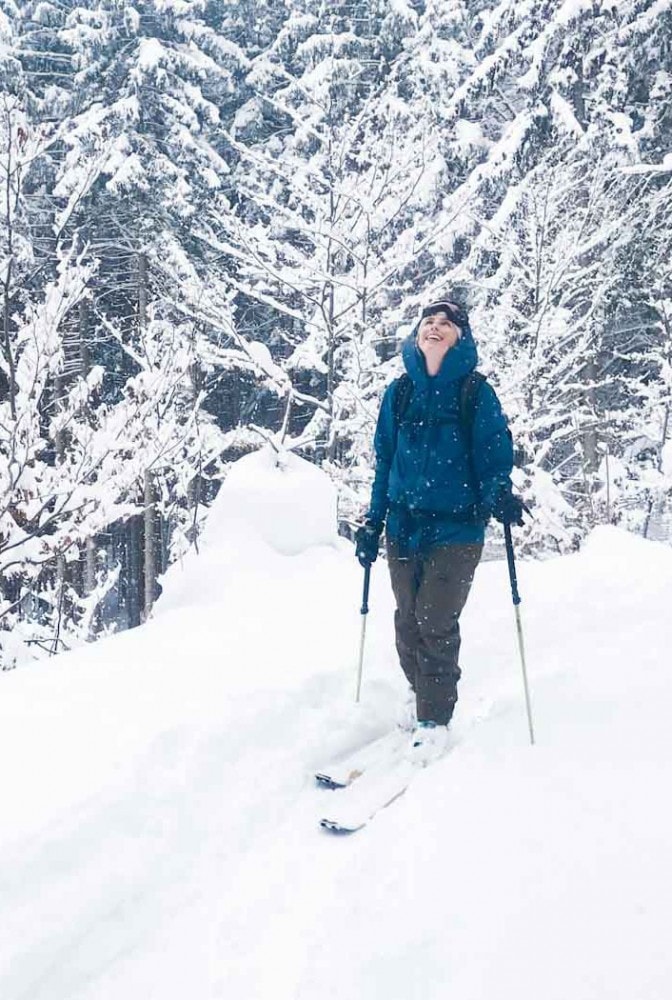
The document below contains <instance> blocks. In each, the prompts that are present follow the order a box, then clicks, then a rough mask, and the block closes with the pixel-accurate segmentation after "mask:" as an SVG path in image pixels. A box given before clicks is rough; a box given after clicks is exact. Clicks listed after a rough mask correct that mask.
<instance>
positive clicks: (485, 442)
mask: <svg viewBox="0 0 672 1000" xmlns="http://www.w3.org/2000/svg"><path fill="white" fill-rule="evenodd" d="M472 445H473V462H474V471H475V473H476V478H477V480H478V488H479V493H480V505H481V507H482V508H483V509H484V511H485V512H488V513H489V512H490V510H491V509H492V504H493V503H494V501H495V499H496V498H497V495H498V494H499V493H500V492H501V490H502V487H504V488H505V489H507V490H509V489H511V478H510V477H511V469H512V468H513V440H512V438H511V431H510V430H509V425H508V421H507V419H506V417H505V416H504V413H503V412H502V407H501V404H500V402H499V399H498V398H497V393H496V392H495V390H494V389H493V388H492V386H491V385H490V384H489V383H488V382H485V383H483V385H482V386H481V389H480V391H479V393H478V398H477V401H476V413H475V414H474V427H473V438H472Z"/></svg>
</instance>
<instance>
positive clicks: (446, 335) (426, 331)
mask: <svg viewBox="0 0 672 1000" xmlns="http://www.w3.org/2000/svg"><path fill="white" fill-rule="evenodd" d="M459 338H460V328H459V327H458V326H455V324H454V323H451V321H450V320H449V319H448V314H447V313H445V312H438V313H434V315H433V316H426V317H425V319H423V321H422V323H421V324H420V328H419V330H418V347H419V348H420V350H421V351H422V353H423V354H424V355H425V359H426V361H427V367H428V370H429V372H430V374H436V372H437V371H438V369H439V367H440V365H441V362H442V361H443V359H444V357H445V355H446V354H447V352H448V351H449V350H450V349H451V347H454V346H455V344H456V343H457V341H458V340H459Z"/></svg>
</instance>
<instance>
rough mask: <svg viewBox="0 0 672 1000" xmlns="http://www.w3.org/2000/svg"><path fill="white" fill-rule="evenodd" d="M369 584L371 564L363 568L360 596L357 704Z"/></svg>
mask: <svg viewBox="0 0 672 1000" xmlns="http://www.w3.org/2000/svg"><path fill="white" fill-rule="evenodd" d="M370 582H371V563H369V564H368V566H365V567H364V593H363V594H362V607H361V611H360V614H361V616H362V634H361V636H360V639H359V666H358V668H357V692H356V694H355V701H356V702H359V695H360V693H361V690H362V667H363V665H364V639H365V638H366V617H367V615H368V613H369V583H370Z"/></svg>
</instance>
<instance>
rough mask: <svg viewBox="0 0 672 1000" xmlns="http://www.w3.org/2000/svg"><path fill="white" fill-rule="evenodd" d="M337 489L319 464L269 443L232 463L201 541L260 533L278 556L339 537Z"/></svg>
mask: <svg viewBox="0 0 672 1000" xmlns="http://www.w3.org/2000/svg"><path fill="white" fill-rule="evenodd" d="M336 505H337V500H336V490H335V488H334V486H333V484H332V483H331V480H330V479H329V477H328V476H327V475H326V473H324V472H323V471H322V470H321V469H318V468H317V466H315V465H311V464H310V462H306V461H305V460H304V459H302V458H299V457H298V456H297V455H293V454H291V453H290V452H286V451H280V452H277V451H275V450H274V449H273V448H271V447H270V446H266V447H264V448H262V449H261V450H260V451H257V452H254V453H253V454H251V455H245V456H244V457H243V458H241V459H239V460H238V461H237V462H236V463H234V465H232V467H231V469H230V471H229V473H228V475H227V477H226V480H225V481H224V484H223V486H222V488H221V490H220V491H219V494H218V496H217V499H216V501H215V503H214V504H213V507H212V510H211V512H210V515H209V517H208V523H207V526H206V529H205V531H204V535H203V539H204V542H205V543H206V544H207V543H208V541H209V540H214V539H217V541H218V542H221V539H222V537H227V536H231V535H232V534H233V535H236V534H237V533H238V532H240V531H241V530H242V531H243V533H244V534H245V535H247V534H249V533H250V530H251V532H252V534H254V535H257V536H259V537H260V538H262V539H263V540H264V542H265V543H266V544H267V545H268V546H269V547H270V548H271V549H273V550H274V551H275V552H278V553H280V554H281V555H287V556H291V555H298V553H299V552H303V551H305V550H306V549H308V548H310V547H311V546H314V545H334V544H336V540H337V532H336V514H337V506H336Z"/></svg>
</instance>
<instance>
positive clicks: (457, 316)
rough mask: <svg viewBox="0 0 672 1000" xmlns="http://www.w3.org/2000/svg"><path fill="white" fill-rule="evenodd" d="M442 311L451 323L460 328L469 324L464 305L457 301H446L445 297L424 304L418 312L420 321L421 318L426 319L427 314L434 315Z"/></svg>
mask: <svg viewBox="0 0 672 1000" xmlns="http://www.w3.org/2000/svg"><path fill="white" fill-rule="evenodd" d="M440 312H444V313H446V315H447V316H448V319H449V320H450V322H451V323H454V324H455V326H459V327H460V328H462V327H464V326H467V325H468V324H469V314H468V313H467V310H466V309H465V308H464V306H461V305H459V303H457V302H448V301H447V300H445V299H441V301H439V302H431V303H430V304H429V305H428V306H425V307H424V309H423V310H422V312H421V313H420V321H419V322H420V323H422V321H423V319H427V317H428V316H436V314H437V313H440Z"/></svg>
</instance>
